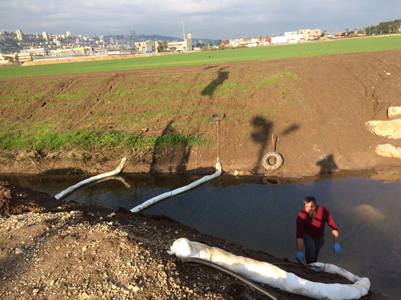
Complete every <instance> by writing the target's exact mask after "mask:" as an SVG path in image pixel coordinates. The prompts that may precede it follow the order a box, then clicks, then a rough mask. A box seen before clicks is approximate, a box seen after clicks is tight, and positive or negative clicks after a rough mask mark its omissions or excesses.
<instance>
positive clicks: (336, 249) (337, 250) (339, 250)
mask: <svg viewBox="0 0 401 300" xmlns="http://www.w3.org/2000/svg"><path fill="white" fill-rule="evenodd" d="M334 253H335V254H336V255H337V256H340V255H341V253H343V251H342V250H341V247H340V244H339V243H335V244H334Z"/></svg>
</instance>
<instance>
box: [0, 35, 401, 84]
mask: <svg viewBox="0 0 401 300" xmlns="http://www.w3.org/2000/svg"><path fill="white" fill-rule="evenodd" d="M393 49H401V36H400V35H394V36H381V37H378V36H377V37H366V38H354V39H341V40H335V41H327V42H317V43H304V44H295V45H283V46H270V47H255V48H247V49H235V50H226V51H214V52H207V51H205V52H203V51H201V52H188V53H180V54H169V55H161V56H150V57H137V58H130V59H116V60H103V61H91V62H71V63H63V64H52V65H39V66H26V67H10V68H0V78H12V77H28V76H41V75H57V74H74V73H88V72H102V71H118V70H133V69H150V68H162V67H171V66H188V65H201V64H207V65H210V64H215V63H224V62H232V61H247V60H267V59H281V58H288V57H305V56H317V55H326V54H338V53H351V52H370V51H383V50H393Z"/></svg>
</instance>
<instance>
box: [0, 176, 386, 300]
mask: <svg viewBox="0 0 401 300" xmlns="http://www.w3.org/2000/svg"><path fill="white" fill-rule="evenodd" d="M0 213H1V216H2V217H1V218H0V249H1V252H0V253H1V258H0V266H1V267H0V275H1V278H2V279H3V281H2V289H1V291H0V297H1V298H4V299H32V298H41V299H53V298H60V299H71V298H76V299H100V298H107V299H111V298H113V299H184V298H185V299H266V296H264V295H262V294H260V292H258V291H255V290H253V289H252V288H250V287H248V286H246V285H245V284H243V283H242V282H241V281H239V280H237V279H234V278H232V277H230V276H228V275H227V274H224V273H222V272H220V271H217V270H215V269H212V268H209V267H206V266H203V265H196V264H187V263H180V262H179V261H177V260H176V259H175V258H174V257H171V256H169V255H168V254H167V252H166V250H168V249H169V247H170V246H171V245H172V243H173V242H174V240H176V239H177V238H179V237H186V238H188V239H190V240H194V241H199V242H202V243H206V244H209V245H213V246H217V247H219V248H222V249H224V250H227V251H229V252H232V253H234V254H236V255H242V256H246V257H251V258H254V259H257V260H261V261H266V262H269V263H272V264H276V265H278V266H279V267H280V268H282V269H284V270H285V271H287V272H293V273H294V274H296V275H298V276H300V277H302V278H305V279H308V280H312V281H316V282H323V283H349V282H348V281H347V280H346V279H344V278H340V277H338V276H334V275H329V274H327V273H316V272H314V271H311V270H309V269H308V268H305V267H304V266H303V265H299V264H296V263H293V262H290V261H289V260H287V259H284V260H282V259H278V258H275V257H273V256H271V255H269V254H267V253H263V252H259V251H254V250H250V249H247V248H244V247H242V246H241V245H237V244H233V243H231V242H229V241H227V240H223V239H220V238H215V237H212V236H209V235H202V234H200V233H199V232H197V231H196V230H194V229H191V228H188V227H186V226H183V225H181V224H179V223H177V222H175V221H173V220H171V219H169V218H167V217H164V216H146V215H142V214H132V213H130V212H128V211H126V210H124V209H120V210H118V211H116V212H112V211H110V210H107V209H104V208H101V207H97V206H86V205H83V204H79V203H74V202H69V203H65V202H62V201H57V200H55V199H54V198H52V197H50V196H49V195H47V194H45V193H43V192H40V191H35V190H31V189H28V188H21V187H18V186H15V185H13V184H10V183H7V182H1V183H0ZM264 287H265V288H266V289H267V290H268V291H270V292H271V293H272V294H274V295H276V296H279V297H281V298H282V299H295V300H298V299H299V300H300V299H307V298H305V297H302V296H298V295H292V294H288V293H284V292H282V291H280V290H277V289H272V288H270V287H268V286H264ZM361 299H369V300H388V299H389V298H388V297H386V296H385V295H383V294H381V293H375V292H372V291H370V292H369V294H368V295H367V296H365V297H363V298H361Z"/></svg>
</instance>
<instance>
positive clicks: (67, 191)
mask: <svg viewBox="0 0 401 300" xmlns="http://www.w3.org/2000/svg"><path fill="white" fill-rule="evenodd" d="M126 161H127V158H126V157H124V158H123V159H122V160H121V163H120V165H119V166H118V167H117V168H116V169H115V170H114V171H111V172H107V173H103V174H99V175H97V176H93V177H90V178H88V179H85V180H82V181H80V182H78V183H77V184H75V185H73V186H70V187H69V188H67V189H65V190H64V191H62V192H60V193H58V194H57V195H56V196H54V198H56V199H57V200H60V199H62V198H64V197H65V196H67V195H68V194H70V193H72V192H73V191H75V190H77V189H79V188H81V187H83V186H85V185H88V184H90V183H93V182H96V181H99V180H101V179H104V178H106V177H110V176H115V175H118V174H120V172H121V171H122V170H123V169H124V167H125V163H126Z"/></svg>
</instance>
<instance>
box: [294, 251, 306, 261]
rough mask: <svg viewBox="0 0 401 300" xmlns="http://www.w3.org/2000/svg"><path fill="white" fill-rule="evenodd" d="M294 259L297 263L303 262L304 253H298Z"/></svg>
mask: <svg viewBox="0 0 401 300" xmlns="http://www.w3.org/2000/svg"><path fill="white" fill-rule="evenodd" d="M296 258H297V260H298V261H300V262H303V261H304V260H305V258H304V253H303V252H302V251H298V252H297V256H296Z"/></svg>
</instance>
